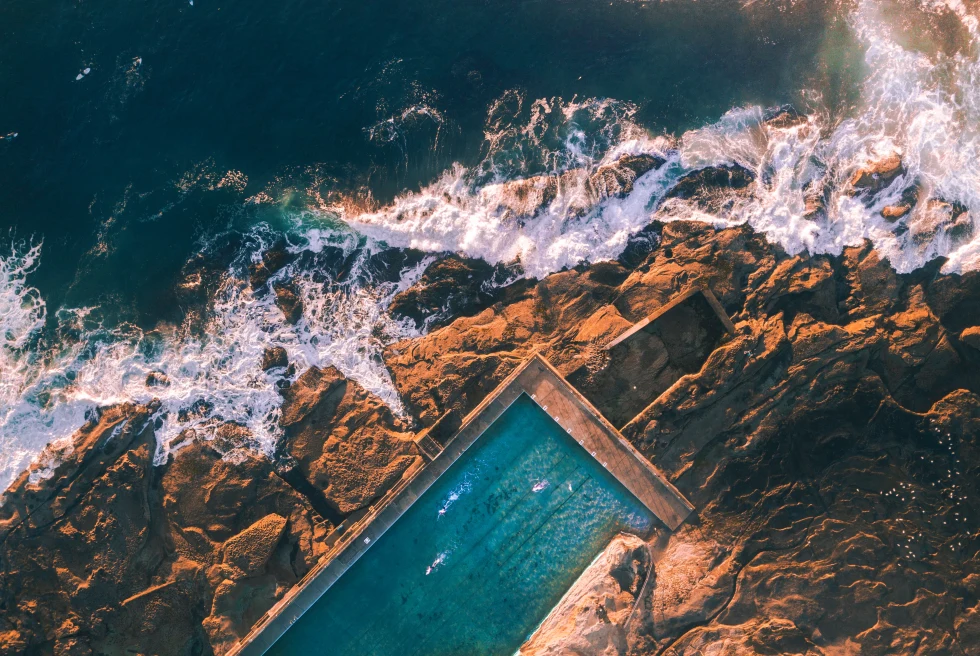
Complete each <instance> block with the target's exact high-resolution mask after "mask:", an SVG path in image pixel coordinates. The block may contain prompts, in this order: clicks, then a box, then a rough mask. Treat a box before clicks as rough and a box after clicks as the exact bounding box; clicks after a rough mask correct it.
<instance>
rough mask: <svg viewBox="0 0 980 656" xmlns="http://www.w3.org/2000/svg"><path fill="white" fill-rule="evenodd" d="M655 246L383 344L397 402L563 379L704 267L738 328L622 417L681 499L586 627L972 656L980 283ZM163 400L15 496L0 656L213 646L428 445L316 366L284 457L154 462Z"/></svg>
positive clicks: (223, 444) (697, 280) (136, 410)
mask: <svg viewBox="0 0 980 656" xmlns="http://www.w3.org/2000/svg"><path fill="white" fill-rule="evenodd" d="M879 179H880V178H879ZM727 180H728V174H727V173H726V174H725V178H724V180H723V182H724V181H727ZM692 184H693V183H692ZM748 186H749V185H748V183H746V185H745V186H744V187H743V189H747V188H748ZM695 187H697V185H695ZM733 191H735V192H738V190H737V189H735V190H732V189H729V188H728V187H727V182H725V184H724V185H723V186H722V188H720V190H719V189H715V188H710V189H707V191H706V192H705V193H707V194H708V195H711V194H713V193H715V192H718V193H719V194H730V193H732V192H733ZM700 193H701V192H697V194H696V195H695V196H692V197H691V198H690V200H692V201H694V202H701V200H700V199H701V198H702V196H701V195H700ZM919 209H922V204H920V205H919V207H917V208H916V210H917V211H918V210H919ZM905 221H907V222H910V221H909V219H905ZM944 230H945V228H944ZM937 234H938V233H937ZM947 234H948V231H947ZM645 244H646V245H645V247H644V248H642V249H637V250H636V252H634V253H633V254H632V255H631V256H630V257H628V258H624V259H623V260H621V261H620V262H612V263H603V264H602V265H595V266H590V267H589V266H581V267H576V268H573V269H570V270H567V271H563V272H560V273H557V274H554V275H551V276H548V277H547V278H545V279H543V280H540V281H532V282H529V283H527V288H526V293H522V294H520V295H516V296H515V297H513V298H511V297H506V298H501V299H498V300H497V301H495V302H494V303H493V304H492V305H490V306H487V307H485V308H483V309H482V310H479V311H478V312H476V313H475V314H473V315H472V316H463V317H457V318H455V319H452V320H450V319H449V318H447V322H446V323H445V325H442V326H440V327H437V328H434V329H433V330H431V331H429V332H428V333H427V334H425V335H422V336H420V337H417V338H413V339H410V340H404V341H402V342H399V343H397V344H393V345H391V346H389V347H388V348H387V349H386V351H385V362H386V364H387V365H388V367H389V369H390V372H391V375H392V380H393V381H394V383H395V385H396V387H397V389H398V390H399V391H400V393H401V395H402V399H403V402H404V404H405V408H406V411H407V413H408V414H409V415H411V416H413V417H414V418H416V419H417V420H418V424H419V426H430V425H432V424H433V423H434V422H436V421H437V420H438V419H439V418H440V417H442V416H443V415H444V414H445V413H447V412H455V413H457V414H458V415H459V416H462V415H463V414H465V413H466V412H468V411H469V410H471V409H472V408H473V407H475V406H476V405H477V404H478V403H479V402H480V401H481V400H482V399H483V398H484V397H485V395H486V394H487V393H488V392H489V391H490V390H491V389H492V388H493V387H494V386H495V385H496V384H497V383H498V382H499V381H500V380H502V379H503V378H504V377H505V376H506V375H507V374H508V373H509V372H510V371H511V369H512V367H513V366H514V365H516V364H517V363H519V362H520V361H521V360H522V359H523V358H524V357H526V356H527V355H528V354H529V353H530V352H531V351H532V350H534V349H537V350H539V351H541V352H542V353H543V354H544V355H545V356H546V357H548V358H549V359H550V361H552V362H553V363H554V364H555V365H556V366H558V367H559V368H560V369H561V370H562V371H564V372H565V373H570V371H572V370H574V369H575V368H577V367H578V366H580V365H581V363H582V361H583V359H584V360H588V359H589V358H591V357H593V356H594V355H595V351H596V347H597V344H601V343H602V342H603V340H606V339H608V338H609V337H610V336H611V335H613V334H616V333H617V332H618V331H620V330H622V329H623V328H624V327H625V326H628V325H630V324H632V323H633V322H635V321H638V320H639V319H641V318H643V317H645V316H647V315H649V314H650V313H651V312H653V311H654V310H656V309H657V308H659V307H661V306H662V305H664V304H665V303H667V302H668V301H669V300H670V299H671V298H673V297H674V296H675V295H676V294H677V293H678V292H681V291H683V290H685V289H687V288H689V287H690V286H691V285H694V284H703V285H705V286H707V287H709V288H710V289H711V290H712V291H714V293H715V294H716V295H717V297H718V299H719V300H720V302H721V304H722V306H724V308H725V310H726V312H727V313H728V314H729V315H730V316H732V317H733V320H734V321H735V323H736V335H735V336H734V337H732V338H731V339H729V340H728V341H727V342H725V343H722V344H720V345H719V346H718V348H716V349H715V350H714V351H712V352H711V353H710V354H709V355H708V356H707V359H706V360H705V361H704V362H703V363H702V364H701V365H700V367H692V368H691V370H690V371H688V372H686V373H685V375H683V376H681V377H680V378H678V379H677V380H675V381H673V382H672V383H671V384H670V385H669V387H668V388H667V389H666V390H665V391H664V392H663V394H661V395H660V396H659V397H658V398H656V399H654V400H653V403H652V404H651V405H649V406H648V407H647V409H646V410H644V411H643V412H641V413H640V414H639V415H638V416H637V417H635V418H634V420H633V421H632V422H631V424H630V429H629V430H627V431H626V437H627V438H628V439H630V440H631V441H632V443H633V444H634V445H635V446H636V447H637V448H638V449H640V450H641V451H642V452H643V453H644V454H645V455H646V456H647V457H649V458H650V459H651V460H652V461H653V462H654V463H655V464H657V466H658V467H660V468H661V470H662V471H664V472H665V474H666V475H667V476H669V477H670V478H671V480H672V481H673V483H674V484H675V485H677V486H678V488H679V489H680V490H681V492H682V493H684V494H685V496H687V497H688V498H689V499H691V500H692V502H693V503H694V504H695V506H696V508H697V514H696V516H693V517H692V518H691V519H690V520H689V522H688V523H687V524H686V525H685V526H684V527H683V528H682V529H681V530H679V531H677V532H676V533H674V534H672V535H662V536H660V539H659V540H658V542H657V548H656V552H655V555H654V562H655V565H654V566H655V571H656V579H655V580H654V582H652V583H651V584H650V585H649V586H647V587H645V588H641V592H640V593H638V594H639V598H638V599H637V600H636V602H635V603H634V607H635V608H639V611H638V612H637V613H636V614H635V615H634V618H633V619H632V620H631V621H630V624H629V630H628V631H625V632H623V633H622V634H620V633H615V632H613V633H601V634H597V637H601V639H602V640H607V638H608V641H607V642H604V643H602V644H605V645H610V644H614V643H615V644H616V645H617V648H618V644H619V643H616V642H615V640H618V639H619V638H618V637H615V636H620V635H625V640H626V648H627V650H629V651H630V652H631V653H663V654H688V655H690V656H694V655H696V654H698V653H699V652H701V653H707V651H708V650H709V649H710V650H713V651H712V653H718V654H739V655H741V654H776V653H802V654H807V653H813V654H817V653H862V654H872V655H875V654H895V653H916V652H918V653H928V654H943V653H949V654H959V653H967V654H969V653H971V650H972V651H973V652H976V648H975V643H976V641H975V639H974V637H975V636H976V635H977V620H976V616H977V609H976V595H975V590H976V588H977V584H978V581H980V559H978V556H977V542H976V540H977V538H976V536H977V535H978V532H980V522H978V518H980V504H978V502H977V499H978V498H980V496H978V495H980V490H978V489H977V481H978V480H980V477H978V473H980V472H978V469H977V467H978V466H977V462H980V443H978V437H980V396H978V394H980V380H978V376H980V368H978V367H977V364H978V355H977V353H976V351H975V350H974V349H973V347H971V346H970V345H971V343H974V341H975V338H974V333H975V331H974V330H973V328H974V327H975V326H977V325H978V324H980V315H978V308H980V275H978V274H976V273H968V274H964V275H956V276H944V275H938V274H937V273H936V271H935V269H925V270H922V271H919V272H915V273H912V274H898V273H896V272H895V271H894V270H893V269H892V268H891V267H890V266H889V264H888V262H887V261H885V260H883V259H882V258H881V257H879V256H878V255H877V254H876V253H875V252H874V250H873V249H872V248H871V247H870V245H868V244H865V245H863V246H859V247H850V248H846V249H844V252H843V253H842V254H841V255H840V256H835V257H827V256H809V255H806V254H802V255H799V256H790V255H788V254H787V253H785V252H784V251H782V249H780V248H779V247H777V246H774V245H771V244H769V243H767V242H766V241H765V240H764V238H763V237H762V236H761V235H758V234H756V233H754V232H753V231H752V229H751V228H749V227H747V226H740V227H737V228H730V229H726V230H716V229H714V228H712V227H710V226H707V225H704V224H700V223H690V222H685V221H677V222H671V223H654V224H652V225H651V226H650V227H649V228H648V230H647V240H646V242H645ZM202 284H204V283H202ZM957 336H958V337H957ZM154 412H155V408H154V407H152V406H151V407H137V406H117V407H114V408H107V409H103V410H102V411H101V412H100V413H99V414H98V416H95V417H93V420H92V421H91V422H90V423H89V424H87V425H86V426H85V427H84V428H83V429H81V430H80V431H79V432H78V433H77V434H76V435H75V436H74V438H73V439H72V440H71V441H70V442H63V443H60V444H52V445H51V446H50V447H49V448H48V450H47V451H46V453H45V454H44V456H43V457H42V458H41V461H40V463H39V464H38V465H36V466H35V467H34V469H32V470H31V471H28V472H25V473H24V474H23V475H22V476H21V477H19V478H18V480H17V481H16V482H15V483H14V485H13V486H12V487H11V488H10V490H8V492H7V493H6V495H5V502H4V504H3V506H0V562H2V563H3V568H2V569H0V608H3V609H4V612H3V613H0V653H25V652H26V653H50V652H53V651H54V650H56V649H57V650H64V651H69V652H70V651H81V652H84V651H85V650H87V649H89V650H91V651H92V652H94V653H109V654H114V653H126V652H127V650H128V651H129V652H130V653H160V654H184V653H205V654H206V653H210V652H215V653H220V652H222V651H224V650H226V649H227V648H228V647H229V646H230V645H231V644H233V642H234V641H235V640H236V639H237V637H238V636H240V635H242V634H243V633H244V632H246V631H247V630H248V629H249V627H250V626H251V624H252V623H253V622H254V621H255V620H256V619H258V618H259V617H261V616H262V614H263V613H265V612H266V611H267V610H268V609H269V608H270V607H271V605H272V604H273V603H275V601H276V600H277V599H280V598H281V597H282V595H283V594H284V593H285V591H286V590H287V589H288V588H289V587H290V586H291V585H293V584H294V583H295V582H296V581H297V580H298V579H299V578H300V577H301V576H303V575H304V574H305V573H306V572H307V571H309V569H310V568H311V567H312V566H313V564H314V563H315V562H316V561H317V560H318V558H319V557H320V556H321V555H322V554H323V553H324V549H325V545H324V542H325V537H326V534H327V531H328V530H329V529H330V527H331V523H332V520H331V521H326V520H324V519H323V517H333V515H334V514H338V515H340V516H343V515H344V514H345V513H347V512H352V511H354V510H356V509H361V508H363V507H365V506H366V505H370V504H371V503H372V502H373V501H374V500H375V499H376V498H377V497H378V496H380V495H383V494H384V493H385V491H386V490H388V489H390V487H391V485H393V484H394V483H395V482H397V480H398V479H399V477H400V476H402V475H403V473H404V472H405V470H406V468H408V467H410V466H412V465H413V463H415V462H417V461H418V460H417V458H418V456H417V455H416V451H415V447H414V444H413V443H412V441H411V437H412V430H410V429H411V428H413V427H410V426H409V425H408V422H407V421H402V420H400V419H399V418H397V417H395V416H394V415H393V414H392V413H391V411H390V410H389V409H388V408H387V407H386V406H384V404H382V403H381V401H380V400H379V399H377V398H376V397H374V396H373V395H371V394H369V393H367V392H366V391H365V390H364V389H363V388H361V387H360V386H358V385H357V384H356V383H354V382H353V381H349V380H347V379H346V378H344V376H342V375H341V374H340V372H338V371H336V370H334V369H329V368H328V369H323V370H320V369H311V370H310V371H308V372H306V373H305V374H303V375H302V376H300V377H299V379H298V380H297V382H296V383H295V384H294V385H292V386H291V387H290V388H289V389H288V390H287V391H286V392H285V393H284V399H283V406H282V418H281V424H282V428H283V432H284V437H283V440H282V444H281V452H280V453H279V454H277V463H278V469H277V467H274V466H273V463H272V462H271V461H270V460H269V459H268V458H265V457H262V456H258V455H255V454H250V452H249V450H248V449H247V448H245V447H243V445H247V443H248V440H249V436H248V433H247V430H245V429H244V428H243V427H240V426H233V425H227V427H226V428H224V429H222V430H221V431H218V433H219V434H218V435H216V436H215V437H214V439H213V441H212V442H202V441H200V440H197V439H193V438H192V436H191V437H188V440H187V443H186V445H184V446H183V448H181V449H180V450H178V451H176V452H174V453H171V454H170V455H169V459H168V461H167V462H166V464H164V465H162V466H155V465H154V464H153V462H154V455H155V452H156V448H157V445H156V440H155V437H154V435H153V431H152V426H151V425H150V422H149V421H148V420H149V418H150V417H151V416H152V415H153V414H154ZM209 413H210V415H209ZM182 414H183V416H185V417H189V416H191V415H192V414H194V415H198V416H211V415H213V414H214V413H213V412H212V410H211V409H209V407H208V404H207V402H206V400H205V402H204V403H202V404H200V405H195V406H194V407H192V408H188V409H185V411H184V412H183V413H182ZM213 419H214V420H215V421H218V420H217V418H214V417H213ZM229 447H230V450H229ZM223 453H226V454H228V455H223ZM232 454H234V455H235V457H231V455H232ZM287 466H289V467H290V468H289V469H288V470H287V469H286V467H287ZM44 471H49V472H50V473H51V476H50V477H49V478H43V477H42V476H41V473H42V472H44ZM290 472H292V473H295V474H296V476H298V478H292V475H293V474H292V473H290ZM287 480H290V481H291V482H290V483H287V482H286V481H287ZM954 486H955V487H954ZM273 516H276V517H279V518H282V519H285V520H286V522H285V528H284V529H283V534H282V536H281V538H280V539H279V540H278V542H276V544H275V546H274V548H272V551H271V555H270V556H269V557H268V559H267V560H265V561H264V564H263V565H261V566H258V565H256V566H255V567H254V568H252V569H251V570H250V572H253V573H251V574H246V572H244V571H243V570H242V569H241V568H240V567H239V566H237V565H235V564H234V563H233V562H230V561H229V562H228V563H225V562H224V554H223V553H222V551H221V548H222V544H224V543H227V542H228V541H229V540H233V539H234V536H236V535H240V534H242V532H243V531H246V530H247V529H249V527H250V526H253V525H255V524H256V523H257V522H258V523H261V522H262V521H263V518H270V519H267V520H265V521H267V522H272V523H274V524H278V523H279V522H280V521H281V520H280V519H275V518H274V517H273ZM260 560H262V559H258V560H256V562H258V561H260ZM621 587H622V586H621ZM625 587H626V588H628V587H630V586H628V585H627V586H625ZM617 594H618V593H617ZM630 594H633V593H632V592H631V593H630ZM616 608H619V607H618V606H617V607H616ZM620 610H622V609H621V608H620ZM615 614H616V613H615V612H614V613H612V614H610V615H609V616H610V617H612V616H614V615H615ZM586 618H588V614H587V613H586ZM598 618H599V616H598V615H595V616H594V617H592V618H590V619H589V622H592V621H593V620H598ZM583 626H585V627H586V628H587V626H588V623H586V624H584V625H583ZM592 626H594V627H597V628H602V629H603V631H605V630H606V629H607V628H609V627H605V626H603V627H599V625H598V624H593V625H592ZM573 633H574V632H573ZM573 633H567V632H565V633H561V637H559V639H558V643H556V644H558V645H559V647H556V649H559V650H560V645H570V644H572V642H573V641H574V640H577V638H572V637H569V636H572V635H573ZM556 635H557V634H556ZM563 640H565V642H562V641H563ZM539 644H540V643H539ZM541 648H542V649H546V648H547V645H544V644H541Z"/></svg>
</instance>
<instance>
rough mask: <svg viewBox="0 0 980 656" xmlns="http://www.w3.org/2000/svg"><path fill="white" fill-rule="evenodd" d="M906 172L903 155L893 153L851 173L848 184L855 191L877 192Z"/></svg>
mask: <svg viewBox="0 0 980 656" xmlns="http://www.w3.org/2000/svg"><path fill="white" fill-rule="evenodd" d="M904 173H905V165H904V164H902V156H901V155H899V154H898V153H892V154H890V155H887V156H885V157H882V158H881V159H879V160H876V161H874V162H871V163H869V164H866V165H865V166H862V167H860V168H859V169H857V170H856V171H855V172H854V173H853V174H851V177H850V180H849V181H848V184H850V186H851V188H852V189H853V190H854V191H855V193H859V192H865V193H871V194H875V193H877V192H879V191H881V190H882V189H884V188H885V187H887V186H888V185H890V184H891V183H892V181H894V180H895V178H897V177H898V176H900V175H902V174H904Z"/></svg>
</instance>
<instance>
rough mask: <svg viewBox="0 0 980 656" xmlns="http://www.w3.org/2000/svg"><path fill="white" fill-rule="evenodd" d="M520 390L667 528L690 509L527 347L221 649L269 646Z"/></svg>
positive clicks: (256, 650) (248, 655)
mask: <svg viewBox="0 0 980 656" xmlns="http://www.w3.org/2000/svg"><path fill="white" fill-rule="evenodd" d="M522 394H527V395H528V396H529V397H530V398H531V399H532V400H534V401H535V402H536V403H537V404H538V405H539V406H540V407H541V408H542V409H543V410H544V411H545V412H547V413H548V415H550V416H551V417H552V419H554V420H555V421H556V422H557V423H558V424H559V425H560V426H561V427H562V428H564V429H565V431H566V432H567V433H568V434H569V435H570V436H571V437H572V439H574V440H575V441H576V442H578V443H579V445H580V446H582V448H584V449H585V450H586V451H587V452H588V453H589V454H590V455H591V456H592V457H593V458H595V459H596V461H597V462H598V463H599V464H600V465H601V466H603V467H605V468H606V469H607V470H608V471H609V472H610V473H612V474H613V476H615V477H616V478H617V479H618V480H619V481H620V482H621V483H622V484H623V486H624V487H626V489H628V490H629V491H630V492H631V493H632V494H633V495H634V496H635V497H636V498H637V499H638V500H639V501H640V502H641V503H642V504H643V505H644V506H646V507H647V508H648V509H649V510H650V512H652V513H653V514H654V515H655V516H656V517H657V518H658V519H659V520H660V521H661V522H663V523H664V524H665V525H666V526H667V527H668V528H669V529H670V530H674V529H676V528H677V527H678V526H680V524H681V523H683V522H684V520H685V519H686V518H687V516H688V515H689V514H690V513H691V512H692V511H693V509H694V507H693V506H692V505H691V503H690V502H689V501H688V500H687V499H685V498H684V496H683V495H682V494H681V493H680V492H679V491H678V490H677V489H676V488H675V487H674V486H673V485H672V484H671V483H670V482H669V481H668V480H667V479H666V478H665V477H664V476H663V475H662V474H661V473H660V472H659V471H658V470H657V469H656V468H655V467H654V466H653V465H652V464H651V463H650V462H649V461H648V460H647V459H646V458H645V457H644V456H643V455H642V454H640V452H639V451H637V450H636V449H635V448H634V447H633V446H632V445H631V444H630V443H629V442H627V441H626V439H625V438H624V437H623V436H622V435H621V434H620V433H619V431H617V430H616V428H615V427H613V426H612V424H610V423H609V422H608V421H606V420H605V419H604V418H603V417H602V415H601V414H600V413H599V411H598V410H596V409H595V408H594V407H593V406H592V404H590V403H589V401H588V400H587V399H586V398H585V397H584V396H582V394H581V393H579V392H578V390H576V389H575V388H574V387H573V386H572V385H571V384H570V383H568V381H566V380H565V379H564V377H562V375H561V374H560V373H559V372H558V370H557V369H555V368H554V367H552V366H551V364H550V363H549V362H548V361H547V360H545V359H544V358H543V357H542V356H541V355H540V354H537V353H535V354H534V355H532V356H531V357H529V358H528V359H527V360H525V361H524V362H522V363H521V364H520V365H519V366H518V367H517V368H516V369H515V370H514V371H513V372H511V374H510V375H509V376H507V378H505V379H504V380H503V382H501V383H500V385H498V386H497V387H496V389H494V391H493V392H491V393H490V394H489V395H488V396H487V398H485V399H484V400H483V401H482V402H481V403H480V404H479V405H477V406H476V407H475V408H474V409H473V410H472V411H471V412H470V413H469V414H468V415H466V417H465V418H464V419H463V422H462V425H461V426H460V428H459V430H458V431H457V432H456V434H455V435H454V436H453V437H452V439H450V440H449V441H448V442H447V444H446V446H445V447H444V448H443V450H442V451H441V452H440V453H439V454H438V455H436V456H435V458H434V459H432V461H431V462H429V463H428V464H426V465H425V466H423V467H421V468H420V469H416V470H414V471H413V472H412V473H411V474H409V475H408V476H407V477H405V478H403V479H402V480H401V481H399V483H398V484H396V485H395V487H394V488H392V489H391V490H390V491H389V492H388V493H387V494H386V495H385V498H384V499H383V500H382V501H381V502H380V504H379V505H377V506H374V507H372V508H371V509H370V510H369V512H368V514H366V515H365V516H364V517H363V518H362V519H361V521H359V522H358V523H357V524H355V525H354V526H351V527H350V528H349V529H348V531H347V532H345V533H344V534H343V535H342V536H340V538H339V540H338V542H337V543H336V544H335V545H334V546H333V547H332V548H331V549H330V551H328V552H327V553H326V554H325V555H324V556H323V557H322V558H321V559H320V562H319V563H318V564H317V565H316V566H315V567H314V568H313V569H312V570H310V572H308V573H307V575H306V576H305V577H304V578H303V579H302V580H301V581H300V582H299V583H297V584H296V585H295V586H294V587H293V588H292V589H291V590H290V591H289V592H287V593H286V595H285V596H284V597H283V598H282V599H280V600H279V601H278V602H277V603H276V604H275V605H274V606H273V607H272V608H271V609H270V610H269V611H268V612H267V613H266V614H265V615H264V616H263V618H262V619H260V620H259V621H258V622H257V623H256V624H255V626H253V627H252V630H251V631H250V632H249V633H248V634H247V635H246V636H245V637H244V638H242V640H240V641H239V642H238V644H236V645H235V646H234V647H233V648H232V649H231V650H229V651H228V652H227V655H228V656H259V655H260V654H263V653H265V652H266V651H267V650H268V649H269V648H270V647H272V645H273V644H275V642H276V641H277V640H278V639H279V638H280V637H281V636H282V635H283V634H284V633H285V632H286V631H287V630H288V629H289V627H290V626H292V625H293V623H294V622H295V621H296V620H298V619H299V618H300V617H301V616H302V615H303V614H304V613H305V612H306V611H307V610H309V609H310V608H311V607H312V606H313V604H315V603H316V602H317V600H318V599H320V597H321V596H322V595H323V594H324V593H325V592H326V591H327V590H328V589H329V588H330V587H331V586H332V585H333V584H334V583H335V582H336V581H337V580H338V579H339V578H340V577H341V576H343V574H344V573H345V572H346V571H347V570H348V569H349V568H350V567H351V566H352V565H353V564H354V563H355V562H357V560H358V559H359V558H360V557H361V556H362V555H364V553H365V552H367V550H368V549H370V547H371V545H372V544H373V543H374V542H375V541H376V540H377V539H378V538H379V537H381V536H382V535H383V534H384V533H385V532H386V531H387V530H388V529H389V528H390V527H391V526H393V525H394V523H395V522H397V521H398V519H399V518H401V516H402V515H403V514H404V513H405V512H406V511H407V510H408V509H409V508H410V507H411V506H412V504H414V503H415V501H416V500H417V499H418V498H419V497H420V496H422V495H423V494H424V493H425V491H426V490H428V489H429V487H430V486H431V485H432V484H433V483H435V482H436V480H438V479H439V477H441V476H442V474H443V473H445V471H446V470H448V469H449V468H450V467H451V466H452V465H453V463H455V462H456V460H457V459H459V457H460V456H461V455H463V453H465V452H466V450H467V449H468V448H469V447H470V446H472V445H473V444H474V443H475V442H476V441H477V440H478V439H479V437H480V436H481V435H482V434H483V432H484V431H485V430H486V429H487V428H488V427H489V426H490V425H491V424H492V423H493V422H494V421H496V420H497V418H498V417H500V415H501V414H503V412H504V411H505V410H506V409H507V408H509V407H510V405H511V404H512V403H513V402H514V401H515V400H516V399H517V398H518V397H520V396H521V395H522Z"/></svg>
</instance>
